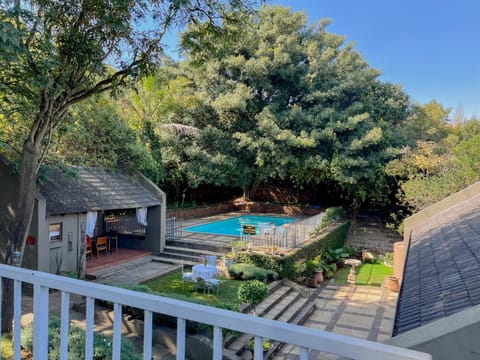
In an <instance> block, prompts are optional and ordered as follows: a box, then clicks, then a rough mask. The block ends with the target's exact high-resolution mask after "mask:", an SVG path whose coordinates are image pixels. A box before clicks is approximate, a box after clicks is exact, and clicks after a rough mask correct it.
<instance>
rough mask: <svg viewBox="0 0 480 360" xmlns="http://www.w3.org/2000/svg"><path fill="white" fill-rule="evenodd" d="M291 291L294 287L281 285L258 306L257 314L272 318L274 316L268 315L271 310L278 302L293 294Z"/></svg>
mask: <svg viewBox="0 0 480 360" xmlns="http://www.w3.org/2000/svg"><path fill="white" fill-rule="evenodd" d="M291 292H292V288H290V287H288V286H281V287H280V288H279V289H277V290H275V291H274V292H273V294H272V295H271V296H268V297H267V298H266V299H265V300H263V301H262V302H261V303H260V304H258V305H257V306H256V312H257V316H261V317H266V318H269V319H272V317H270V316H268V314H269V313H270V311H271V310H272V309H273V308H274V307H276V306H277V304H278V303H280V302H282V301H284V299H285V298H286V297H288V296H291V295H290V293H291Z"/></svg>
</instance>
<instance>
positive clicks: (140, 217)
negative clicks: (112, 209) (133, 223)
mask: <svg viewBox="0 0 480 360" xmlns="http://www.w3.org/2000/svg"><path fill="white" fill-rule="evenodd" d="M147 212H148V210H147V208H145V207H143V208H138V209H137V222H138V223H139V224H142V225H143V226H147Z"/></svg>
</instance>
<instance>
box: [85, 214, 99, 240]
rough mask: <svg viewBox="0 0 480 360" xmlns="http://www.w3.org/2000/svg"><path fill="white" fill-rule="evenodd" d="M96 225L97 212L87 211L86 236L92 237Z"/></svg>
mask: <svg viewBox="0 0 480 360" xmlns="http://www.w3.org/2000/svg"><path fill="white" fill-rule="evenodd" d="M96 223H97V212H96V211H89V212H87V235H88V236H90V237H93V232H94V231H95V224H96Z"/></svg>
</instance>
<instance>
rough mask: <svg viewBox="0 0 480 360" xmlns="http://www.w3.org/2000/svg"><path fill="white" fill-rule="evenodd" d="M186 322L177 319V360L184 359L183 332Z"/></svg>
mask: <svg viewBox="0 0 480 360" xmlns="http://www.w3.org/2000/svg"><path fill="white" fill-rule="evenodd" d="M186 329H187V322H186V320H185V319H182V318H177V360H183V359H185V332H186Z"/></svg>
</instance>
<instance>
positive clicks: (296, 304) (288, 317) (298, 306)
mask: <svg viewBox="0 0 480 360" xmlns="http://www.w3.org/2000/svg"><path fill="white" fill-rule="evenodd" d="M307 303H308V299H306V298H303V297H297V298H296V299H295V300H294V301H292V303H290V305H289V306H287V308H286V310H284V311H283V312H282V313H281V314H280V316H279V317H278V318H276V320H278V321H283V322H288V323H289V322H291V321H292V320H293V319H295V316H297V315H298V313H300V311H302V309H303V307H304V306H305V305H306V304H307Z"/></svg>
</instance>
